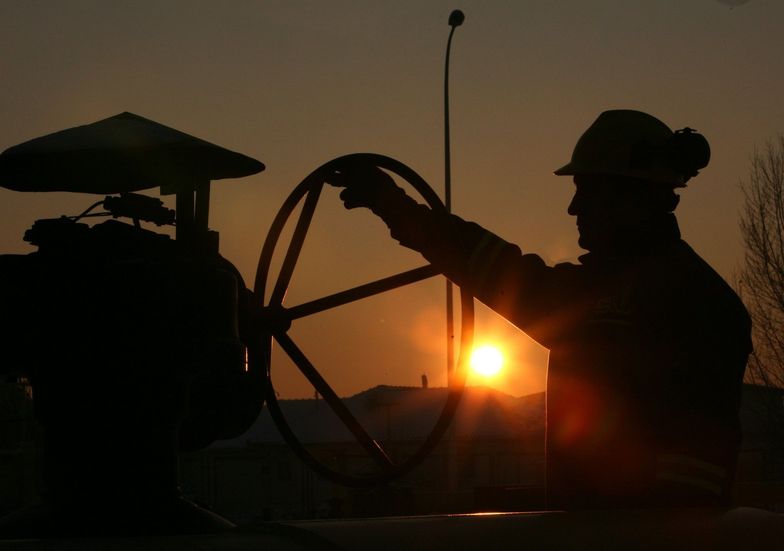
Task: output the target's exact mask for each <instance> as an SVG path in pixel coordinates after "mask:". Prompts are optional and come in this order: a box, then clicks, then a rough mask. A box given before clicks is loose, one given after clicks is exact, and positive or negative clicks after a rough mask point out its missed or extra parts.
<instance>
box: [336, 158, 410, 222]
mask: <svg viewBox="0 0 784 551" xmlns="http://www.w3.org/2000/svg"><path fill="white" fill-rule="evenodd" d="M327 183H328V184H330V185H333V186H336V187H343V188H345V189H344V190H343V191H341V192H340V199H341V200H342V201H343V205H344V206H345V207H346V208H347V209H354V208H357V207H366V208H369V209H371V210H373V211H374V212H376V211H378V210H383V205H384V204H385V203H386V202H388V200H389V199H391V198H392V197H394V196H397V195H399V194H401V193H403V190H401V189H400V188H399V187H397V185H396V184H395V182H394V181H393V180H392V178H391V177H390V176H389V175H388V174H387V173H386V172H384V171H383V170H381V169H380V168H378V167H376V166H374V165H372V164H369V163H354V164H352V165H349V166H346V167H345V168H341V169H339V170H336V171H335V172H333V173H332V174H331V175H330V177H329V178H328V179H327Z"/></svg>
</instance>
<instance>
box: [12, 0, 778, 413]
mask: <svg viewBox="0 0 784 551" xmlns="http://www.w3.org/2000/svg"><path fill="white" fill-rule="evenodd" d="M736 4H740V5H736ZM732 5H736V6H735V7H731V6H732ZM455 8H459V9H462V10H463V11H464V12H465V14H466V21H465V24H464V25H463V26H462V27H460V28H459V29H458V30H457V32H456V35H455V38H454V43H453V49H452V55H453V59H452V67H451V81H452V88H451V109H452V157H453V169H452V170H453V180H452V185H453V206H454V211H455V212H456V213H458V214H460V215H461V216H463V217H464V218H467V219H471V220H474V221H476V222H479V223H480V224H482V225H484V226H485V227H487V228H488V229H491V230H493V231H495V232H496V233H498V234H499V235H501V236H503V237H505V238H506V239H508V240H510V241H513V242H516V243H518V244H520V246H521V247H522V248H523V250H525V251H530V252H537V253H539V254H541V255H542V256H543V257H544V258H545V259H546V260H547V261H548V262H551V263H554V262H561V261H574V260H575V259H576V258H577V256H578V255H579V254H580V253H581V251H580V249H579V248H578V247H577V245H576V240H577V231H576V228H575V225H574V220H573V219H572V218H571V217H569V216H568V215H567V214H566V207H567V205H568V203H569V200H570V197H571V192H572V188H573V186H572V183H571V182H570V180H569V179H568V178H558V177H556V176H553V175H552V171H553V170H554V169H556V168H558V167H559V166H561V165H563V164H564V163H565V162H566V161H568V160H569V157H570V155H571V151H572V148H573V146H574V143H575V142H576V140H577V138H578V137H579V136H580V134H581V133H582V131H583V130H585V128H587V126H588V125H589V124H590V123H591V122H593V120H594V119H595V118H596V116H597V115H598V114H599V113H600V112H601V111H604V110H606V109H616V108H632V109H640V110H643V111H647V112H649V113H651V114H653V115H655V116H657V117H659V118H660V119H662V120H663V121H664V122H665V123H667V124H668V125H669V126H670V127H672V128H673V129H676V128H682V127H684V126H690V127H693V128H696V129H697V130H699V131H700V132H701V133H703V134H704V135H705V136H706V137H707V138H708V140H709V141H710V143H711V147H712V160H711V163H710V165H709V166H708V167H707V168H706V169H705V170H704V171H703V172H702V174H701V175H700V176H699V177H697V178H696V179H695V180H693V181H692V182H691V183H690V185H689V187H688V188H687V189H685V190H684V191H683V193H682V201H681V206H680V207H679V208H678V211H677V214H678V217H679V220H680V223H681V230H682V233H683V235H684V237H685V239H686V240H687V241H688V242H689V243H690V244H691V245H692V246H693V247H694V248H695V249H696V250H697V252H699V253H700V254H701V255H702V256H703V257H704V258H705V259H706V260H707V261H708V262H709V263H710V264H712V265H713V266H714V267H715V268H716V269H717V270H718V271H719V272H720V273H721V274H722V275H723V276H724V277H725V278H728V279H729V278H731V276H732V273H733V270H735V269H736V267H737V266H738V265H739V263H740V262H741V261H742V254H743V251H742V247H741V243H740V235H739V232H738V221H737V216H738V212H739V209H740V206H741V195H740V192H739V188H738V183H739V181H740V180H741V179H742V178H745V176H746V174H747V171H748V166H749V157H750V155H751V154H752V152H753V151H754V148H755V147H759V146H763V145H764V143H765V141H766V140H768V139H770V138H772V137H773V136H775V135H776V134H777V133H780V132H784V61H783V59H784V57H783V54H784V36H783V35H782V23H783V22H784V3H782V2H781V1H780V0H751V1H749V2H746V3H741V2H737V1H736V2H732V1H727V2H720V1H718V0H648V1H638V2H629V1H627V0H559V1H554V2H549V1H533V0H531V1H528V0H518V1H500V0H482V1H478V0H477V1H462V2H457V1H455V2H453V1H450V2H445V1H440V0H428V1H426V2H423V1H421V0H397V1H395V2H388V1H381V0H364V1H359V0H355V1H347V0H330V1H328V2H325V1H317V0H313V1H298V0H278V1H267V0H243V1H239V0H238V1H230V2H215V1H197V0H181V1H179V0H169V1H162V2H152V1H149V2H132V1H128V0H118V1H115V2H104V1H97V0H95V1H87V0H71V1H69V2H42V1H35V0H31V1H25V2H21V1H10V0H0V25H1V26H2V32H0V52H2V53H0V75H1V76H2V82H3V85H2V86H0V115H1V119H0V120H2V124H0V150H4V149H6V148H8V147H10V146H12V145H15V144H17V143H19V142H22V141H25V140H28V139H31V138H34V137H37V136H40V135H43V134H48V133H50V132H54V131H57V130H61V129H64V128H68V127H72V126H76V125H79V124H86V123H90V122H94V121H97V120H99V119H103V118H106V117H109V116H112V115H115V114H117V113H120V112H122V111H131V112H133V113H136V114H138V115H141V116H144V117H147V118H151V119H153V120H156V121H159V122H161V123H163V124H166V125H168V126H172V127H174V128H177V129H179V130H182V131H185V132H188V133H190V134H193V135H195V136H198V137H200V138H203V139H206V140H208V141H211V142H214V143H216V144H220V145H222V146H224V147H227V148H229V149H233V150H236V151H239V152H242V153H245V154H247V155H250V156H252V157H255V158H257V159H259V160H261V161H262V162H264V163H265V164H266V165H267V170H266V171H265V172H262V173H261V174H258V175H256V176H252V177H249V178H245V179H240V180H226V181H221V182H218V183H216V184H214V185H213V188H212V189H213V194H212V211H211V227H212V228H213V229H215V230H218V231H219V232H220V235H221V252H222V253H223V254H224V256H226V257H227V258H229V259H230V260H231V261H233V262H234V263H235V264H236V265H237V266H238V268H239V269H240V270H241V272H242V273H243V275H244V276H245V278H246V282H247V283H248V284H249V285H250V284H251V282H252V281H253V275H254V272H255V265H256V262H257V259H258V254H259V250H260V248H261V245H262V242H263V240H264V236H265V235H266V233H267V230H268V228H269V226H270V223H271V222H272V218H273V216H274V215H275V213H276V212H277V210H278V209H279V207H280V205H281V203H282V202H283V200H284V199H285V197H286V196H287V195H288V193H289V192H290V191H291V190H292V189H293V187H294V186H295V185H296V184H297V183H299V181H300V180H301V179H302V178H303V177H304V176H306V175H307V174H308V173H309V172H311V171H312V170H313V169H315V168H316V167H317V166H319V165H321V164H322V163H324V162H326V161H328V160H330V159H332V158H334V157H337V156H339V155H343V154H347V153H352V152H357V151H369V152H376V153H382V154H385V155H388V156H391V157H394V158H396V159H399V160H400V161H402V162H404V163H406V164H407V165H409V166H410V167H412V168H413V169H414V170H416V171H417V172H419V174H421V175H422V176H423V177H424V178H425V179H426V180H427V181H428V182H429V183H430V184H431V186H432V187H433V188H434V189H436V191H437V192H438V193H439V194H441V193H442V191H443V146H442V143H443V141H442V140H443V135H442V133H443V127H442V117H443V112H442V79H443V58H444V48H445V45H446V38H447V35H448V32H449V27H448V25H447V18H448V15H449V13H450V11H451V10H452V9H455ZM94 200H95V198H94V197H92V196H80V195H77V194H66V193H52V194H23V193H18V192H13V191H8V190H0V251H2V252H4V253H24V252H29V251H30V250H32V249H31V248H30V247H29V246H27V245H26V244H25V243H24V242H23V241H22V235H23V233H24V230H25V229H26V228H28V227H29V226H30V225H31V224H32V222H33V221H34V220H35V219H37V218H42V217H56V216H59V215H60V214H76V213H78V212H80V211H81V210H83V208H85V207H86V206H88V205H89V204H91V203H92V202H93V201H94ZM167 202H171V198H167ZM422 263H423V262H422V260H421V259H419V258H418V256H417V255H416V254H414V253H411V252H408V251H405V250H403V249H402V248H400V247H399V246H398V245H397V244H396V243H395V242H394V241H392V240H391V239H390V238H389V237H387V235H386V231H385V228H384V227H383V225H382V224H380V223H379V222H378V221H377V220H375V219H374V218H373V217H372V216H371V215H369V214H368V213H367V212H358V211H351V212H346V211H345V210H343V208H342V206H341V205H340V203H339V201H338V199H337V192H336V191H335V190H332V189H328V190H325V193H324V196H323V197H322V200H321V203H320V204H319V208H318V210H317V214H316V219H315V220H314V224H313V227H312V228H311V233H310V234H309V236H308V241H307V243H306V247H305V249H304V251H303V254H302V259H301V263H300V264H299V265H298V267H297V271H296V273H295V277H294V280H293V282H292V287H291V291H290V294H289V296H288V297H287V300H286V303H287V304H296V303H297V302H298V301H301V300H306V299H309V298H316V297H318V296H320V295H321V294H324V293H328V292H334V291H337V290H340V289H342V288H345V287H348V286H351V285H354V284H358V283H364V282H366V281H369V280H371V279H374V278H377V277H382V276H385V275H391V274H392V273H395V272H397V271H402V270H404V269H408V268H413V267H416V266H419V265H421V264H422ZM442 295H443V280H441V279H439V280H432V281H428V282H424V283H421V284H418V285H416V286H413V287H411V288H406V289H404V290H401V291H399V292H395V293H389V294H387V295H383V296H380V297H377V298H375V299H373V300H368V301H363V302H361V303H357V304H355V305H352V306H350V307H346V308H344V309H341V310H340V311H335V312H333V313H330V314H328V315H324V316H314V318H313V319H306V320H304V321H303V322H302V323H300V324H298V325H296V326H295V327H294V328H293V330H292V337H293V338H294V339H295V340H296V341H297V343H299V344H300V347H301V348H302V349H303V350H305V352H306V353H307V354H308V355H309V357H311V359H312V360H313V362H314V363H315V364H316V365H317V367H319V369H322V370H323V372H324V375H325V377H326V378H327V380H329V381H330V382H331V383H333V386H334V387H335V389H336V390H337V391H338V393H339V394H349V393H354V392H357V391H359V390H362V389H365V388H367V387H369V386H373V385H376V384H395V385H418V384H420V377H421V375H422V374H427V376H428V378H429V380H430V385H431V386H438V385H443V384H444V382H445V368H444V359H443V356H444V350H443V348H444V347H443V341H444V328H443V313H442V310H443V296H442ZM477 333H478V339H477V340H478V341H493V342H496V343H498V344H499V345H500V346H501V347H502V348H504V349H505V351H506V354H507V360H506V364H505V366H504V369H503V371H502V373H501V375H499V376H498V377H497V378H496V379H495V380H493V381H492V382H488V383H486V384H491V385H493V386H495V387H496V388H499V389H500V390H503V391H505V392H508V393H510V394H513V395H523V394H527V393H530V392H535V391H539V390H542V389H543V388H544V384H545V367H546V359H547V353H546V351H545V350H543V349H541V348H539V347H538V346H537V345H535V344H534V343H533V342H532V341H530V340H528V339H527V338H526V337H525V336H523V335H522V334H521V333H520V332H519V331H517V330H516V329H515V328H513V327H511V326H509V325H508V324H507V323H506V322H504V320H502V319H500V318H498V317H497V316H495V315H494V314H492V313H490V312H488V311H486V310H484V309H480V310H479V312H478V326H477ZM276 362H277V363H276V364H275V365H274V366H273V369H274V370H276V371H275V374H276V375H275V380H276V384H277V385H278V387H279V390H280V392H281V395H282V396H284V397H289V396H309V395H311V394H312V391H310V390H307V389H306V387H305V386H303V385H302V384H300V382H298V381H297V380H296V379H295V378H292V377H291V376H289V375H288V374H287V373H286V372H285V371H284V370H285V368H286V367H287V366H286V365H285V362H282V361H280V358H278V359H277V360H276ZM473 382H474V383H476V384H480V383H481V381H478V380H474V381H473ZM481 384H485V383H481Z"/></svg>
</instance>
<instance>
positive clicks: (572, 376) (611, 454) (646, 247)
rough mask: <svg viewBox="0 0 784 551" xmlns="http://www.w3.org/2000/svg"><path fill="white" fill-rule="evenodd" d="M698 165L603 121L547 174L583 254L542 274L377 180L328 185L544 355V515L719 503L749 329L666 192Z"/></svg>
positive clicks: (678, 149) (682, 147)
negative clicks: (561, 190)
mask: <svg viewBox="0 0 784 551" xmlns="http://www.w3.org/2000/svg"><path fill="white" fill-rule="evenodd" d="M709 157H710V149H709V147H708V144H707V141H706V140H705V139H704V138H703V137H702V136H701V135H699V134H696V133H694V132H693V131H692V130H691V129H688V128H685V129H683V130H680V131H677V132H673V131H671V130H670V129H669V128H668V127H667V126H666V125H665V124H664V123H662V122H661V121H659V120H658V119H656V118H654V117H652V116H650V115H647V114H645V113H641V112H639V111H630V110H617V111H607V112H604V113H602V114H601V115H600V116H599V118H598V119H597V120H596V121H595V122H594V123H593V125H591V127H590V128H588V130H587V131H586V132H585V133H584V134H583V136H582V137H581V138H580V140H579V141H578V142H577V145H576V147H575V149H574V153H573V155H572V160H571V162H569V163H568V164H567V165H566V166H564V167H562V168H560V169H559V170H557V171H556V172H555V174H557V175H570V176H574V184H575V187H576V189H575V194H574V198H573V199H572V202H571V203H570V204H569V208H568V213H569V214H570V215H572V216H575V217H576V218H577V227H578V229H579V234H580V238H579V244H580V246H581V247H582V248H584V249H586V250H587V251H588V253H587V254H584V255H582V256H581V257H580V258H579V261H580V262H579V264H569V263H564V264H558V265H556V266H553V267H550V266H547V265H546V264H545V263H544V261H543V260H542V259H541V258H540V257H539V256H536V255H534V254H522V253H521V251H520V249H519V248H518V247H517V246H516V245H513V244H511V243H508V242H507V241H504V240H503V239H501V238H500V237H498V236H496V235H494V234H493V233H491V232H489V231H487V230H485V229H484V228H482V227H481V226H478V225H477V224H474V223H471V222H466V221H464V220H462V219H460V218H458V217H457V216H453V215H447V214H444V213H438V212H436V211H433V210H431V209H430V208H428V207H426V206H423V205H420V204H418V203H416V202H415V201H414V200H413V199H411V198H409V197H408V196H407V195H406V194H405V192H404V191H403V190H402V189H400V188H399V187H397V186H396V185H395V184H394V182H393V181H392V180H391V178H390V177H389V176H387V175H386V174H385V173H383V172H382V171H380V170H379V169H377V168H375V167H370V166H354V167H347V168H346V169H344V170H342V171H340V172H336V173H335V175H334V177H333V181H332V182H330V183H332V184H333V185H337V186H344V187H346V189H345V190H343V191H342V192H341V198H342V199H343V201H344V203H345V206H346V208H354V207H368V208H370V209H371V210H372V211H373V212H374V213H375V214H377V215H378V216H380V217H381V218H382V219H383V220H384V221H385V222H386V224H387V225H388V226H389V228H390V229H391V232H392V236H393V237H394V238H396V239H397V240H399V241H400V243H401V244H403V245H404V246H406V247H410V248H412V249H415V250H417V251H419V252H421V253H422V254H423V255H424V256H425V258H427V259H428V260H429V261H430V262H431V263H433V264H434V265H435V266H437V267H438V268H439V269H441V270H442V271H443V272H444V273H445V274H446V275H447V276H448V277H449V278H450V279H451V280H453V281H455V282H456V283H458V284H459V285H460V286H461V287H463V288H467V289H468V290H469V291H470V292H471V293H472V294H473V295H474V296H475V297H477V298H478V299H479V300H481V301H482V302H484V303H485V304H487V305H488V306H490V307H491V308H493V309H494V310H495V311H496V312H498V313H499V314H501V315H503V316H504V317H506V318H507V319H509V320H510V321H511V322H513V323H514V324H515V325H517V326H518V327H520V328H521V329H522V330H523V331H525V332H526V333H528V334H529V335H530V336H531V337H533V338H534V339H536V340H537V341H538V342H539V343H541V344H542V345H544V346H546V347H547V348H548V349H550V363H549V369H548V375H547V442H546V452H547V495H548V506H549V507H551V508H572V509H576V508H614V507H623V508H626V507H646V506H675V505H695V506H696V505H719V504H725V503H727V501H728V498H729V493H730V489H731V484H732V481H733V475H734V470H735V465H736V457H737V451H738V446H739V442H740V426H739V420H738V410H739V406H740V395H741V385H742V379H743V372H744V370H745V365H746V360H747V357H748V354H749V353H750V350H751V340H750V321H749V316H748V314H747V312H746V310H745V308H744V307H743V305H742V303H741V301H740V300H739V299H738V297H737V296H736V294H735V293H734V292H733V291H732V289H731V288H730V287H729V286H728V285H727V284H726V283H725V282H724V281H723V280H722V278H721V277H720V276H719V275H718V274H716V272H714V271H713V270H712V269H711V268H710V267H709V266H708V265H707V264H706V263H705V262H704V261H703V260H702V259H701V258H700V257H699V256H698V255H697V254H696V253H695V252H694V251H693V250H692V249H691V248H690V247H689V246H688V245H687V244H686V243H685V242H684V241H682V240H681V239H680V232H679V229H678V224H677V221H676V219H675V216H674V214H673V211H674V209H675V207H676V206H677V204H678V201H679V196H678V195H676V193H675V192H674V190H675V189H676V188H679V187H684V186H685V183H686V181H687V180H689V178H691V177H692V176H695V175H696V174H697V172H698V170H699V169H701V168H703V167H705V166H706V165H707V163H708V160H709Z"/></svg>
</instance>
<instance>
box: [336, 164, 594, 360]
mask: <svg viewBox="0 0 784 551" xmlns="http://www.w3.org/2000/svg"><path fill="white" fill-rule="evenodd" d="M329 183H330V184H332V185H335V186H338V187H344V188H345V189H343V191H342V192H341V194H340V197H341V199H342V200H343V202H344V204H345V206H346V208H348V209H353V208H358V207H365V208H369V209H370V210H371V211H372V212H373V213H374V214H376V215H377V216H379V217H380V218H381V219H382V220H383V221H384V222H385V223H386V224H387V226H388V227H389V229H390V231H391V234H392V237H393V238H395V239H396V240H398V241H399V242H400V244H401V245H403V246H405V247H408V248H411V249H414V250H416V251H418V252H420V253H421V254H422V255H423V256H424V257H425V258H426V259H427V260H428V261H430V262H431V263H432V264H433V265H434V266H436V267H437V268H438V269H439V270H441V272H442V273H444V274H445V275H446V276H447V277H448V278H449V279H450V280H452V281H454V282H455V283H457V284H458V285H460V287H462V288H465V289H467V290H468V291H469V292H470V293H471V294H472V295H474V296H475V297H476V298H478V299H479V300H481V301H482V302H483V303H485V304H486V305H488V306H489V307H490V308H492V309H493V310H495V311H496V312H498V313H499V314H501V315H502V316H504V317H505V318H507V319H508V320H510V321H511V322H512V323H514V324H515V325H517V326H519V327H520V328H522V329H523V330H525V331H526V332H527V333H529V334H530V335H531V336H532V337H533V338H535V339H537V340H539V341H540V342H541V343H542V344H544V345H545V346H548V345H549V344H550V343H552V341H553V339H554V338H557V333H558V332H560V331H561V330H563V329H564V327H565V326H566V325H565V324H568V322H569V319H568V318H569V317H570V316H569V315H568V312H569V309H568V308H563V306H565V305H567V304H569V303H570V301H571V295H572V294H573V293H574V292H577V291H578V287H579V285H576V284H575V282H574V281H572V280H575V279H576V278H575V276H576V275H577V274H576V271H577V270H579V267H578V266H574V265H561V266H556V267H555V268H552V267H548V266H547V265H546V264H545V263H544V261H543V260H542V259H541V258H540V257H539V256H537V255H534V254H522V253H521V251H520V248H519V247H517V245H514V244H512V243H509V242H508V241H505V240H504V239H502V238H500V237H498V236H497V235H495V234H493V233H492V232H490V231H488V230H486V229H484V228H483V227H481V226H479V225H478V224H475V223H473V222H466V221H465V220H463V219H461V218H459V217H458V216H455V215H451V214H447V213H445V212H439V211H435V210H432V209H430V208H429V207H427V206H425V205H422V204H419V203H417V202H416V201H415V200H414V199H412V198H411V197H409V196H408V195H406V193H405V191H404V190H403V189H401V188H400V187H398V186H397V185H396V184H395V183H394V181H393V180H392V178H391V177H390V176H389V175H387V174H386V173H385V172H383V171H381V170H380V169H378V168H376V167H375V166H371V165H365V166H356V167H353V168H352V169H351V170H349V171H344V172H340V173H335V174H334V175H333V178H332V179H331V181H330V182H329Z"/></svg>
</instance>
